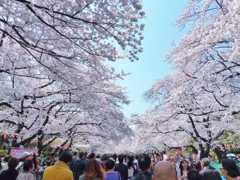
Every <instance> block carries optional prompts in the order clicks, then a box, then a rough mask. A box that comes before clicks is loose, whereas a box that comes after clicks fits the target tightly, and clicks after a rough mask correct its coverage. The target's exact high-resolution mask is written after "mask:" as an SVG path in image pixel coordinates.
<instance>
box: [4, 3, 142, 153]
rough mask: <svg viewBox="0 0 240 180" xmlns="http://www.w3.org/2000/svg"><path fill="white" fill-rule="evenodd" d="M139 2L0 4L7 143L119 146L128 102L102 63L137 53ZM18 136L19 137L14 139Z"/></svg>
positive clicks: (139, 44)
mask: <svg viewBox="0 0 240 180" xmlns="http://www.w3.org/2000/svg"><path fill="white" fill-rule="evenodd" d="M141 8H142V6H141V1H138V0H133V1H129V2H128V1H95V0H90V1H89V0H86V1H77V0H76V1H73V0H68V1H64V2H61V1H41V2H40V1H34V0H33V1H25V0H23V1H22V0H14V1H9V0H4V1H3V3H1V5H0V12H1V13H0V14H1V16H0V32H1V36H0V42H1V43H0V53H1V57H0V63H1V68H0V76H1V78H0V79H1V80H0V81H1V89H0V93H1V97H0V107H1V113H0V122H1V124H0V125H1V128H2V129H4V131H5V132H12V133H13V132H14V133H15V135H17V136H14V137H15V138H14V142H13V143H14V145H19V144H24V143H25V142H29V141H31V140H32V139H35V138H37V139H38V146H39V149H42V148H44V147H45V146H46V145H47V144H44V141H43V140H44V139H49V141H48V143H50V142H51V141H53V140H55V139H59V138H60V139H61V141H62V142H68V143H70V144H71V145H74V144H76V143H79V142H80V141H81V139H82V138H83V137H85V138H91V137H96V136H97V137H99V138H110V139H115V140H120V139H121V137H123V133H131V129H129V127H127V126H126V125H125V124H124V123H123V121H122V120H123V118H124V116H123V113H122V112H121V104H128V103H129V101H128V99H127V96H126V94H125V92H124V88H123V87H119V86H117V85H116V84H115V80H116V79H118V78H123V77H124V76H125V75H126V74H125V73H124V72H122V73H121V74H117V73H115V71H114V69H113V68H111V67H109V66H108V65H106V63H105V61H106V60H110V61H115V60H116V59H119V58H123V57H127V56H128V57H129V59H130V60H131V61H133V60H137V59H138V57H137V54H138V53H139V52H141V51H142V47H141V41H142V39H143V37H142V30H143V28H144V25H141V24H139V23H138V19H140V18H143V17H144V12H143V11H141ZM18 137H19V139H17V138H18Z"/></svg>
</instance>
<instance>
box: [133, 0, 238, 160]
mask: <svg viewBox="0 0 240 180" xmlns="http://www.w3.org/2000/svg"><path fill="white" fill-rule="evenodd" d="M239 8H240V5H239V4H238V3H237V2H236V1H224V0H223V1H210V0H209V1H193V0H189V1H188V6H187V8H186V11H185V12H184V13H183V14H182V15H181V16H180V17H179V19H178V20H177V23H178V25H180V27H185V26H188V27H189V28H190V31H189V32H188V34H187V35H185V36H184V37H183V38H182V39H181V40H180V42H179V43H178V44H177V45H175V46H173V47H172V50H171V51H170V52H169V54H168V55H167V59H168V60H169V61H170V62H171V63H172V64H173V67H174V68H175V72H174V73H172V74H171V75H169V76H166V77H165V78H163V79H161V80H159V81H157V82H156V83H155V84H154V85H153V87H152V88H151V89H150V90H148V91H146V93H145V98H146V99H147V100H149V101H150V102H152V103H154V104H155V105H156V106H155V108H154V109H152V110H150V111H149V112H147V113H145V114H144V115H143V116H141V117H140V118H138V121H139V122H137V124H139V125H138V126H145V127H146V128H145V130H144V129H143V130H142V133H146V132H147V133H149V134H152V135H153V134H155V133H157V134H159V136H158V138H159V139H160V140H161V141H162V143H165V144H166V145H167V146H169V147H171V146H172V145H175V144H174V141H173V139H172V138H173V137H174V139H176V141H177V142H178V143H179V144H180V145H181V146H185V145H188V144H189V141H190V140H191V139H194V140H195V142H196V144H195V149H196V147H197V148H198V147H199V148H200V150H201V151H202V157H204V156H207V155H208V153H209V151H210V149H211V148H213V149H214V150H216V149H215V145H216V143H217V142H218V140H219V138H220V137H221V136H222V134H223V133H224V132H225V131H226V130H231V131H233V132H236V131H237V130H238V128H237V127H238V126H239V117H238V116H237V115H238V114H239V110H240V107H239V103H238V102H239V100H240V99H239V98H240V96H239V90H240V89H239V55H238V54H239V53H238V52H239V41H238V39H239V35H240V34H239V31H238V29H239V23H238V22H239V19H240V17H239V13H238V12H239ZM137 131H139V129H138V128H137ZM154 139H155V138H151V140H152V142H151V143H152V144H153V143H155V142H154Z"/></svg>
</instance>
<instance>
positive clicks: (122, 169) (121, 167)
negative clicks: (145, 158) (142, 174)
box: [115, 155, 128, 180]
mask: <svg viewBox="0 0 240 180" xmlns="http://www.w3.org/2000/svg"><path fill="white" fill-rule="evenodd" d="M123 159H124V157H123V155H119V156H118V162H119V163H118V164H116V166H115V171H118V172H119V173H120V175H121V179H122V180H127V179H128V167H127V165H125V164H123Z"/></svg>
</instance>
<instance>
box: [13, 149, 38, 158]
mask: <svg viewBox="0 0 240 180" xmlns="http://www.w3.org/2000/svg"><path fill="white" fill-rule="evenodd" d="M24 152H29V153H35V154H36V155H38V149H34V148H15V147H12V148H11V151H10V155H11V156H12V157H16V158H21V156H22V153H24Z"/></svg>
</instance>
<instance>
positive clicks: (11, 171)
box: [0, 157, 19, 180]
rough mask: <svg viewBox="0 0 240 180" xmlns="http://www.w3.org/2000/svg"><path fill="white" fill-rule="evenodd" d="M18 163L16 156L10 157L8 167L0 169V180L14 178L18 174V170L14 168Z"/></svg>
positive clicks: (13, 179) (11, 179)
mask: <svg viewBox="0 0 240 180" xmlns="http://www.w3.org/2000/svg"><path fill="white" fill-rule="evenodd" d="M18 163H19V160H18V159H17V158H14V157H12V158H10V159H9V160H8V169H7V170H4V171H2V173H1V174H0V179H1V180H15V179H16V178H17V176H18V171H17V170H16V169H15V168H16V167H17V165H18Z"/></svg>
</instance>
